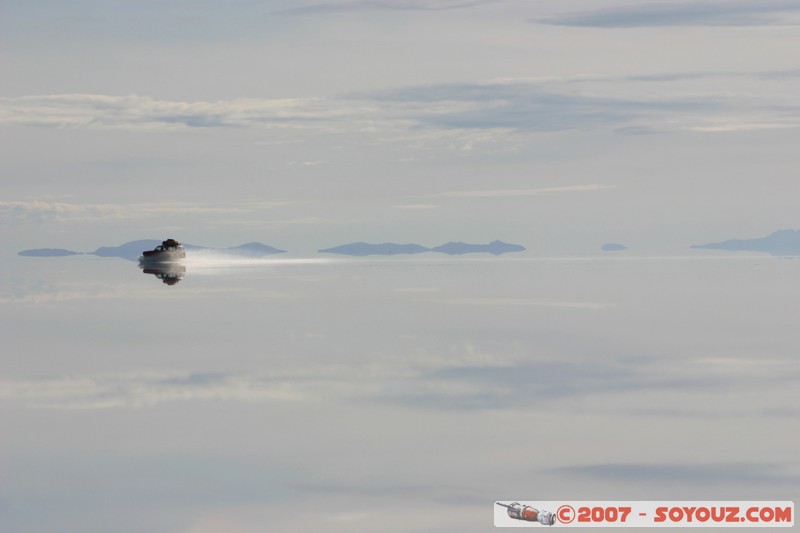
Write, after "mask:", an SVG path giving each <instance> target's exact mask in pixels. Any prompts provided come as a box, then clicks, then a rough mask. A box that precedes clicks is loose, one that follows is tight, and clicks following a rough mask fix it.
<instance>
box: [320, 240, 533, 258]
mask: <svg viewBox="0 0 800 533" xmlns="http://www.w3.org/2000/svg"><path fill="white" fill-rule="evenodd" d="M524 250H525V247H524V246H520V245H519V244H509V243H505V242H502V241H492V242H490V243H489V244H469V243H465V242H448V243H446V244H442V245H441V246H436V247H435V248H427V247H425V246H422V245H419V244H397V243H393V242H385V243H382V244H369V243H366V242H354V243H350V244H343V245H341V246H336V247H334V248H326V249H324V250H319V251H320V252H321V253H326V254H340V255H350V256H355V257H364V256H367V255H403V254H421V253H425V252H437V253H442V254H447V255H463V254H479V253H487V254H493V255H502V254H507V253H512V252H522V251H524Z"/></svg>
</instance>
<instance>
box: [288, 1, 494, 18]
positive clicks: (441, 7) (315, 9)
mask: <svg viewBox="0 0 800 533" xmlns="http://www.w3.org/2000/svg"><path fill="white" fill-rule="evenodd" d="M497 2H498V0H355V1H354V0H340V1H328V2H314V3H309V4H308V5H305V6H300V7H295V8H291V9H285V10H282V11H279V13H281V14H285V15H313V14H325V13H347V12H351V11H446V10H451V9H464V8H469V7H475V6H479V5H482V4H492V3H497Z"/></svg>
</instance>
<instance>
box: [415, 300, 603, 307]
mask: <svg viewBox="0 0 800 533" xmlns="http://www.w3.org/2000/svg"><path fill="white" fill-rule="evenodd" d="M429 301H432V302H440V303H444V304H451V305H488V306H502V307H507V306H512V307H518V306H523V307H551V308H555V309H608V308H611V307H614V306H613V305H612V304H606V303H601V302H561V301H555V300H530V299H524V298H450V299H442V300H429Z"/></svg>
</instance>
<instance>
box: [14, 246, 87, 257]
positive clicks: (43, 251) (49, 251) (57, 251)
mask: <svg viewBox="0 0 800 533" xmlns="http://www.w3.org/2000/svg"><path fill="white" fill-rule="evenodd" d="M18 255H24V256H28V257H64V256H66V255H81V252H73V251H72V250H64V249H63V248H38V249H35V250H22V251H21V252H19V254H18Z"/></svg>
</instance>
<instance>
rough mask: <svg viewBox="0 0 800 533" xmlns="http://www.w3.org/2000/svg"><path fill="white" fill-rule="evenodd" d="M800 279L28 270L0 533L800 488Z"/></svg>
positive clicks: (259, 522)
mask: <svg viewBox="0 0 800 533" xmlns="http://www.w3.org/2000/svg"><path fill="white" fill-rule="evenodd" d="M143 274H144V275H143ZM799 278H800V263H799V262H798V261H797V260H780V259H775V258H772V257H766V256H763V257H762V256H758V257H754V256H737V255H702V254H699V255H697V256H692V257H686V258H679V257H677V258H676V257H672V258H619V257H616V256H604V257H596V258H595V257H573V258H533V257H517V258H505V257H503V258H485V259H484V258H477V259H476V258H473V257H459V258H442V259H439V258H427V257H426V258H418V257H414V258H408V259H404V258H388V259H378V260H372V259H340V258H321V259H320V258H311V259H303V258H294V259H293V258H291V257H281V258H280V259H270V260H230V259H227V260H226V259H214V258H213V257H211V258H209V257H207V258H204V259H203V260H200V259H196V260H195V261H194V262H193V261H192V258H191V257H189V258H187V262H186V264H185V265H183V266H181V267H178V268H167V269H163V271H160V272H148V271H147V270H144V271H143V270H141V269H139V268H138V267H137V265H136V264H135V263H131V262H129V261H124V260H120V259H102V258H97V257H90V256H75V257H64V258H46V259H45V258H24V257H13V258H12V257H9V258H8V259H7V260H4V268H3V271H2V273H0V324H2V326H0V327H1V328H2V338H3V356H2V373H1V377H0V408H1V409H2V411H0V412H1V413H2V414H1V415H0V433H1V434H2V435H3V438H2V439H0V469H1V470H0V473H1V474H2V483H1V484H0V530H3V531H15V532H39V531H42V532H44V531H59V530H64V531H77V530H79V529H80V530H81V531H85V532H98V533H100V532H106V531H109V529H108V524H110V523H113V524H114V527H113V530H114V531H123V532H124V531H130V532H140V531H149V532H161V531H163V532H212V531H215V532H216V531H226V532H250V531H253V532H255V531H293V532H294V531H301V532H302V531H334V532H336V531H342V532H344V531H426V532H427V531H476V532H478V531H486V530H488V529H489V528H491V527H492V518H493V504H494V501H495V500H498V499H507V500H513V499H516V500H536V499H539V500H555V499H559V498H563V499H572V500H580V499H587V500H588V499H596V500H611V499H684V500H685V499H707V500H713V499H716V500H719V499H742V500H758V499H780V500H789V499H795V500H797V496H798V493H799V492H800V491H799V490H798V489H800V464H799V463H798V459H797V448H798V435H800V423H799V422H798V420H800V407H798V406H799V405H800V402H799V400H800V392H799V391H800V388H799V387H798V381H799V378H800V363H799V362H798V358H797V354H798V353H800V337H798V335H797V333H796V329H797V326H796V324H797V316H798V305H799V304H798V302H800V283H798V279H799ZM162 281H163V283H162ZM126 524H127V525H126Z"/></svg>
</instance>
